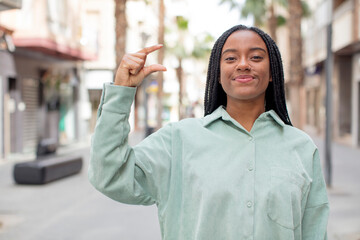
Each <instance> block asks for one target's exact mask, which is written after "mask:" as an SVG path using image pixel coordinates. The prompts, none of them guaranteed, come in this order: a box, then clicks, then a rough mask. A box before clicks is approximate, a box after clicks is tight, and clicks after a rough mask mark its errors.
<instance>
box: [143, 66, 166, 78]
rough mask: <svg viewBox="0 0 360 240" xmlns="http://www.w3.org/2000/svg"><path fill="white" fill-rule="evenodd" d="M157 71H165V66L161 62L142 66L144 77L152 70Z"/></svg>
mask: <svg viewBox="0 0 360 240" xmlns="http://www.w3.org/2000/svg"><path fill="white" fill-rule="evenodd" d="M158 71H166V67H164V66H163V65H161V64H153V65H150V66H148V67H144V68H143V73H144V77H146V76H147V75H149V74H151V73H153V72H158Z"/></svg>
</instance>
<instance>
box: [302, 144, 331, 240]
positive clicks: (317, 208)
mask: <svg viewBox="0 0 360 240" xmlns="http://www.w3.org/2000/svg"><path fill="white" fill-rule="evenodd" d="M328 216H329V202H328V198H327V193H326V184H325V181H324V177H323V174H322V171H321V165H320V157H319V152H318V150H316V151H315V153H314V157H313V175H312V183H311V186H310V192H309V196H308V199H307V203H306V207H305V212H304V217H303V220H302V236H303V238H302V239H303V240H307V239H308V240H324V239H327V234H326V228H327V222H328Z"/></svg>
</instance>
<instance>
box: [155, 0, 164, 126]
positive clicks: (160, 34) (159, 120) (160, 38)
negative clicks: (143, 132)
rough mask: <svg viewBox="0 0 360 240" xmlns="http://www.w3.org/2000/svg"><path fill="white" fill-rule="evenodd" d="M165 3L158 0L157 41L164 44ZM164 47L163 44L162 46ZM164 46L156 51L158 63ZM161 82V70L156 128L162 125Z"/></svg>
mask: <svg viewBox="0 0 360 240" xmlns="http://www.w3.org/2000/svg"><path fill="white" fill-rule="evenodd" d="M164 20H165V5H164V0H159V30H158V43H159V44H164V38H165V21H164ZM164 47H165V46H164ZM164 47H163V48H161V49H160V50H159V51H158V63H159V64H163V62H164ZM163 82H164V74H163V72H162V71H160V72H158V75H157V83H158V92H157V104H158V107H157V117H156V120H157V128H158V129H159V128H161V126H162V113H163V103H162V99H163V95H164V93H163Z"/></svg>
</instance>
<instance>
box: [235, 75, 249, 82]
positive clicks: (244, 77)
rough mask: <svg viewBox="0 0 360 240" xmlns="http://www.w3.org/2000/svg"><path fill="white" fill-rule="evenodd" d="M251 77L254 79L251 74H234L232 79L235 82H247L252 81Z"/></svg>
mask: <svg viewBox="0 0 360 240" xmlns="http://www.w3.org/2000/svg"><path fill="white" fill-rule="evenodd" d="M253 79H254V77H253V76H251V75H239V76H236V77H235V78H234V79H233V80H234V81H236V82H239V83H247V82H250V81H252V80H253Z"/></svg>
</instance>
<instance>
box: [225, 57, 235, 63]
mask: <svg viewBox="0 0 360 240" xmlns="http://www.w3.org/2000/svg"><path fill="white" fill-rule="evenodd" d="M235 60H236V58H235V57H227V58H225V61H227V62H232V61H235Z"/></svg>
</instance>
